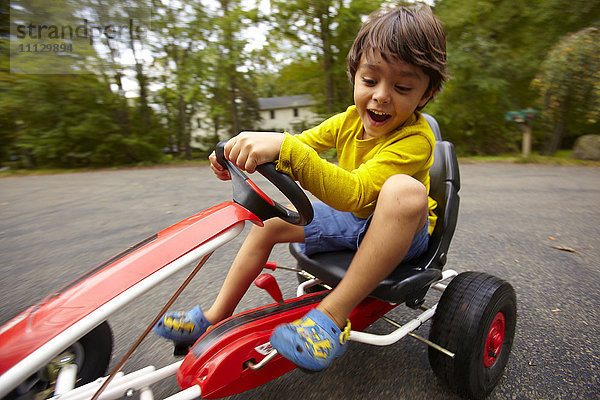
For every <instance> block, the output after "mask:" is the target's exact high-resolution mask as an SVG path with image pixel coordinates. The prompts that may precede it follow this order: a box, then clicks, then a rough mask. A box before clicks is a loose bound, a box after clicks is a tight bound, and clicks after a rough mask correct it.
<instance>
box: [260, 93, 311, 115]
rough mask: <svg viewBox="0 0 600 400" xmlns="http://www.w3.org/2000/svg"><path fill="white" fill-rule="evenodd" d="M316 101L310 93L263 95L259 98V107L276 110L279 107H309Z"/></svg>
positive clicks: (262, 109)
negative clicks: (279, 95) (277, 95)
mask: <svg viewBox="0 0 600 400" xmlns="http://www.w3.org/2000/svg"><path fill="white" fill-rule="evenodd" d="M314 104H316V101H315V100H314V99H313V98H312V96H311V95H309V94H299V95H296V96H281V97H261V98H259V99H258V107H259V108H260V110H261V111H264V110H275V109H279V108H294V107H309V106H312V105H314Z"/></svg>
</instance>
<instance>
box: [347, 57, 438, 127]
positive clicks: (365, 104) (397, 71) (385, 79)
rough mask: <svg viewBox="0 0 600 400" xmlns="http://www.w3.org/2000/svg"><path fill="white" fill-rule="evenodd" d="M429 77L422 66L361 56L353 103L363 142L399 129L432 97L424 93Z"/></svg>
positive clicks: (430, 94) (430, 93)
mask: <svg viewBox="0 0 600 400" xmlns="http://www.w3.org/2000/svg"><path fill="white" fill-rule="evenodd" d="M428 86H429V77H428V76H427V75H426V74H425V73H424V72H423V70H422V69H421V67H417V66H415V65H412V64H407V63H405V62H401V61H397V60H394V61H392V62H387V61H385V60H384V59H383V57H381V55H380V54H378V53H375V54H373V57H370V60H369V61H367V58H366V57H365V55H364V54H363V55H362V57H361V59H360V63H359V65H358V69H357V70H356V75H355V76H354V104H355V105H356V109H357V110H358V113H359V115H360V119H361V120H362V122H363V126H364V131H363V139H370V138H375V137H380V136H383V135H385V134H387V133H390V132H392V131H393V130H395V129H396V128H399V127H400V126H401V125H402V124H404V122H405V121H406V120H407V119H408V117H410V115H411V114H412V113H413V112H414V111H415V110H416V108H417V107H423V106H425V104H427V101H429V99H430V98H431V96H432V95H433V93H434V92H433V90H432V91H429V92H428V93H425V92H426V91H427V88H428Z"/></svg>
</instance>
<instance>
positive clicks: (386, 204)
mask: <svg viewBox="0 0 600 400" xmlns="http://www.w3.org/2000/svg"><path fill="white" fill-rule="evenodd" d="M348 74H349V77H350V81H351V82H352V84H353V85H354V103H355V104H354V106H350V107H349V108H348V109H347V110H346V111H345V112H343V113H341V114H338V115H335V116H333V117H331V118H330V119H328V120H327V121H325V122H323V123H322V124H321V125H319V126H317V127H315V128H313V129H310V130H307V131H305V132H303V133H302V134H300V135H298V136H291V135H289V134H273V133H258V132H244V133H241V134H240V135H238V136H236V137H234V138H233V139H231V140H230V141H229V142H228V143H227V145H226V146H225V156H226V157H227V158H228V159H229V160H230V161H232V162H233V163H234V164H236V165H237V166H238V167H240V168H241V169H244V170H246V171H247V172H249V173H251V172H254V170H255V168H256V166H257V165H259V164H262V163H265V162H270V161H276V162H277V169H278V170H280V171H282V172H285V173H287V174H288V175H290V176H291V177H293V178H294V179H296V180H298V181H299V182H300V184H301V185H302V186H303V187H304V188H305V189H306V190H308V191H310V192H311V193H313V194H314V195H315V196H316V197H317V198H318V199H320V200H321V201H323V203H315V204H314V209H315V217H314V220H313V221H312V222H311V223H310V224H309V225H307V226H305V227H301V226H296V225H291V224H288V223H287V222H284V221H283V220H280V219H270V220H267V221H266V222H265V226H264V227H262V228H260V227H256V226H253V227H252V229H251V231H250V233H249V235H248V237H247V238H246V240H245V242H244V244H243V245H242V247H241V248H240V250H239V252H238V254H237V257H236V258H235V260H234V262H233V264H232V266H231V269H230V271H229V273H228V275H227V278H226V279H225V282H224V284H223V287H222V288H221V291H220V293H219V295H218V296H217V298H216V300H215V302H214V303H213V305H212V306H211V307H210V308H209V309H208V310H206V311H204V312H203V311H202V310H201V309H200V307H198V306H197V307H195V308H194V309H192V310H191V311H188V312H171V313H167V315H166V316H165V317H164V318H163V319H162V321H160V322H159V323H158V325H157V326H156V327H155V332H157V333H158V334H159V335H161V336H163V337H166V338H168V339H171V340H174V341H175V342H180V343H192V342H195V341H196V339H198V337H200V336H201V335H202V334H203V333H204V332H205V331H206V329H207V328H208V327H209V326H210V325H212V324H214V323H217V322H219V321H221V320H222V319H224V318H227V317H229V316H230V315H232V314H233V311H234V309H235V307H236V306H237V304H238V303H239V301H240V300H241V298H242V296H243V295H244V293H245V292H246V290H247V289H248V288H249V286H250V285H251V284H252V282H253V280H254V279H255V278H256V277H257V276H258V275H259V274H260V272H261V270H262V269H263V267H264V265H265V263H266V262H267V258H268V256H269V254H270V252H271V250H272V249H273V246H274V245H275V244H277V243H287V242H303V243H304V246H305V251H306V253H307V254H311V253H316V252H321V251H333V250H339V249H342V248H350V249H355V250H357V252H356V255H355V256H354V259H353V260H352V263H351V265H350V267H349V268H348V272H347V274H346V276H345V277H344V279H342V281H341V282H340V283H339V285H338V286H337V287H335V288H334V289H333V290H332V291H331V292H330V293H329V294H328V295H327V297H325V298H324V299H323V301H322V302H321V303H320V304H319V305H318V306H317V308H316V309H313V310H312V311H310V312H309V313H308V314H307V315H306V316H304V317H303V318H302V319H300V320H298V321H295V322H293V323H292V324H286V325H281V326H279V327H278V328H277V329H276V330H275V331H274V333H273V335H272V336H271V344H272V345H273V347H274V348H275V349H277V351H278V352H279V353H280V354H281V355H283V356H284V357H286V358H288V359H289V360H291V361H292V362H294V363H295V364H296V365H298V366H300V367H303V368H305V369H309V370H315V371H318V370H322V369H324V368H326V367H327V366H328V365H329V364H330V363H331V362H332V360H333V359H335V358H337V357H339V356H341V355H342V353H343V352H344V350H345V348H346V340H347V338H348V334H349V332H350V324H349V321H348V320H347V318H348V316H349V314H350V312H351V311H352V310H353V309H354V307H356V306H357V305H358V304H359V303H360V302H361V301H362V300H363V299H364V298H365V297H367V296H368V295H369V294H370V293H371V292H372V291H373V290H374V288H375V287H376V286H377V285H378V284H379V282H381V281H382V280H383V279H385V278H386V277H387V276H388V275H389V274H390V273H391V272H392V271H393V270H394V269H395V268H396V267H397V266H398V264H400V263H401V262H402V260H409V259H411V258H415V257H418V256H419V255H421V254H422V253H423V252H424V251H425V250H426V249H427V245H428V239H429V235H430V232H432V231H433V227H434V224H435V215H434V213H433V209H434V208H435V206H436V204H435V201H434V200H433V199H431V198H429V197H428V192H429V168H430V167H431V164H432V163H433V149H434V145H435V139H434V136H433V133H432V132H431V129H430V128H429V125H428V124H427V122H426V121H425V119H424V117H423V116H422V115H421V114H420V113H419V112H418V110H420V109H421V108H422V107H424V106H425V105H426V104H427V102H428V101H429V100H430V99H431V98H432V97H433V96H434V94H435V93H436V92H437V91H438V90H439V89H440V88H441V85H442V83H443V82H444V80H445V79H446V78H447V76H446V41H445V34H444V31H443V28H442V26H441V24H440V22H439V21H438V20H437V19H436V17H435V16H434V15H433V12H432V11H431V9H430V8H429V7H427V6H416V7H410V8H405V7H402V8H398V9H393V10H380V11H378V12H376V13H374V14H372V15H371V16H370V17H369V19H368V20H367V21H366V22H365V24H364V25H363V26H362V28H361V30H360V32H359V34H358V36H357V38H356V40H355V42H354V44H353V46H352V48H351V50H350V52H349V54H348ZM332 147H335V148H336V149H337V151H338V159H339V166H337V165H334V164H331V163H328V162H327V161H325V160H322V159H321V158H319V155H318V154H319V153H320V152H322V151H324V150H326V149H329V148H332ZM210 161H211V168H212V169H213V171H214V173H215V174H216V175H217V177H219V178H220V179H223V180H225V179H229V174H228V172H227V171H226V170H224V169H223V168H222V167H221V166H220V165H219V164H218V163H217V162H216V159H215V157H214V154H213V155H211V157H210ZM367 228H368V229H367Z"/></svg>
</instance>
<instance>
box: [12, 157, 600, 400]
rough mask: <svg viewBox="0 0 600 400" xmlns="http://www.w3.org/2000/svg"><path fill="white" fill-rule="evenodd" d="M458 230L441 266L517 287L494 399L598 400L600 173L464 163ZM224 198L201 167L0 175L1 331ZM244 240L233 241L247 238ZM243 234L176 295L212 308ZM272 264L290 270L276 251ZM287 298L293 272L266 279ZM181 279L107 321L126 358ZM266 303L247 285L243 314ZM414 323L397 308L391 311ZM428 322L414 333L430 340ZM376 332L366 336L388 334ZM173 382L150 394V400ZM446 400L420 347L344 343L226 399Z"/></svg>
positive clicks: (161, 345) (154, 358)
mask: <svg viewBox="0 0 600 400" xmlns="http://www.w3.org/2000/svg"><path fill="white" fill-rule="evenodd" d="M461 176H462V189H461V192H460V195H461V211H460V215H459V223H458V227H457V230H456V234H455V237H454V240H453V243H452V245H451V247H450V254H449V257H448V267H449V268H453V269H456V270H457V271H459V272H462V271H466V270H476V271H485V272H488V273H491V274H494V275H497V276H499V277H501V278H503V279H506V280H508V281H509V282H511V283H512V284H513V286H514V287H515V290H516V292H517V298H518V321H517V335H516V338H515V343H514V347H513V352H512V355H511V358H510V360H509V363H508V367H507V370H506V372H505V376H504V377H503V378H502V379H501V381H500V383H499V385H498V387H497V388H496V390H495V391H494V392H493V393H492V395H491V396H490V398H491V399H532V400H533V399H535V400H538V399H600V352H599V349H600V334H599V333H600V330H599V328H598V326H599V324H600V311H599V310H598V304H600V296H599V291H600V289H599V284H600V239H599V238H600V214H599V213H598V206H599V205H600V168H594V167H574V166H540V165H515V164H464V165H461ZM230 197H231V188H230V186H229V184H228V183H223V182H219V181H217V180H216V179H214V178H213V177H212V173H211V172H210V170H209V168H208V166H200V167H179V168H152V169H132V170H121V171H99V172H89V173H76V174H59V175H49V176H30V177H19V178H4V179H0V216H1V218H0V304H1V308H0V323H4V322H6V321H7V320H8V319H9V318H10V317H12V316H14V315H16V314H17V313H18V312H20V311H22V310H24V309H25V308H26V307H28V306H29V305H31V304H33V303H35V302H36V301H38V300H40V299H41V298H43V297H45V295H47V294H49V293H50V292H52V291H54V290H56V289H58V288H59V287H61V286H62V285H63V284H65V283H66V282H68V281H70V280H72V279H74V278H76V277H77V276H79V275H81V274H83V273H84V272H85V271H87V270H88V269H90V268H91V267H93V266H95V265H98V264H100V263H102V262H103V261H105V260H106V259H108V258H110V257H111V256H113V255H115V254H117V253H119V252H120V251H122V250H123V249H125V248H127V247H129V246H130V245H132V244H135V243H137V242H139V241H140V240H142V239H144V238H146V237H148V236H149V235H151V234H153V233H155V232H157V231H159V230H161V229H163V228H165V227H167V226H169V225H171V224H173V223H175V222H177V221H179V220H181V219H183V218H185V217H188V216H190V215H192V214H194V213H196V212H198V211H201V210H203V209H206V208H208V207H210V206H212V205H215V204H218V203H220V202H222V201H224V200H228V199H229V198H230ZM243 235H244V234H242V235H241V236H243ZM241 240H242V238H241V237H240V238H237V239H235V240H234V242H233V243H232V244H231V245H228V246H226V247H224V248H222V249H220V250H218V251H217V252H216V253H215V255H214V256H213V257H212V259H211V261H209V263H208V264H207V265H206V266H205V267H204V269H203V270H202V271H201V272H200V274H199V276H198V277H197V278H196V279H195V281H194V282H193V283H192V284H191V287H190V288H188V290H187V291H186V292H184V294H183V295H182V297H181V298H180V300H178V302H177V305H176V307H177V308H181V307H183V308H188V307H190V306H193V305H195V304H197V303H200V304H201V305H203V306H208V305H209V304H210V301H211V300H212V299H213V298H214V297H215V295H216V293H217V291H218V288H219V287H220V285H221V282H222V280H223V278H224V276H225V274H226V272H227V268H228V266H229V264H230V262H231V260H232V259H233V257H234V255H235V253H236V251H237V248H238V247H239V244H240V243H241ZM273 259H274V260H277V261H278V262H279V263H280V264H282V265H286V264H291V263H292V259H291V257H290V256H289V255H288V254H287V250H286V247H285V246H280V247H278V248H277V249H276V251H275V254H274V255H273ZM275 276H276V277H277V279H278V281H279V283H280V285H281V286H282V289H283V292H284V297H286V298H287V297H291V296H292V295H293V293H294V292H295V287H294V284H295V282H296V278H295V276H293V274H291V273H288V272H285V271H276V272H275ZM183 279H184V274H179V275H177V276H176V277H174V278H173V279H171V280H170V281H169V282H167V284H165V285H163V286H161V287H160V288H158V289H156V290H153V291H152V292H151V293H150V294H149V295H148V296H146V297H145V298H144V299H142V300H140V301H136V302H134V303H133V304H131V305H129V306H127V307H126V309H125V310H124V312H123V313H120V314H119V315H117V316H115V317H112V318H111V319H110V320H109V322H110V323H111V325H112V327H113V331H114V336H115V350H114V353H115V357H114V362H113V364H114V363H116V361H118V359H117V358H118V357H119V356H122V355H123V354H124V353H125V352H126V350H127V348H128V346H130V345H131V344H132V343H133V341H134V340H135V339H136V337H137V336H136V335H139V333H141V331H143V329H144V328H145V324H146V323H147V322H148V321H149V320H151V319H152V317H153V315H154V313H156V312H157V311H158V310H159V309H160V307H161V306H162V304H164V302H166V300H167V299H168V298H169V296H170V294H171V293H172V292H173V290H175V288H176V287H177V286H178V284H179V283H181V281H182V280H183ZM268 302H271V301H270V298H269V297H268V296H267V295H266V293H264V292H262V291H260V290H259V289H256V288H253V289H251V290H250V291H249V292H248V294H247V295H246V297H245V298H244V300H243V303H242V305H241V306H240V310H245V309H249V308H252V307H256V306H259V305H263V304H266V303H268ZM391 314H392V315H391V316H392V317H393V318H394V319H396V320H398V321H402V320H403V319H406V318H408V317H409V316H412V315H413V314H412V312H411V311H410V310H408V309H407V308H406V307H403V306H401V307H398V308H397V309H396V310H394V311H393V312H392V313H391ZM428 329H429V324H426V325H425V326H423V327H422V328H421V329H420V332H419V333H420V334H421V335H424V336H427V331H428ZM389 330H390V328H389V327H388V326H387V325H386V324H384V323H379V322H378V323H376V324H374V325H373V326H372V327H371V328H370V331H371V332H388V331H389ZM172 361H173V358H172V356H171V347H170V345H169V344H168V343H167V342H166V341H164V340H162V339H159V338H156V337H151V338H148V339H147V340H146V341H145V342H144V343H143V344H142V346H141V348H140V349H139V350H138V352H137V353H136V354H134V356H133V357H132V359H131V360H130V361H129V362H128V363H127V364H126V366H125V370H126V371H131V370H133V369H137V368H140V367H141V366H144V365H147V364H149V363H152V364H154V365H156V366H163V365H166V364H168V363H171V362H172ZM174 389H175V383H174V382H173V381H169V382H166V383H162V384H160V385H157V388H156V393H157V398H158V396H160V395H164V394H167V393H172V392H173V390H174ZM258 397H260V398H262V399H297V398H303V399H333V398H337V399H339V398H344V399H363V398H371V399H388V398H394V399H454V398H456V396H454V395H453V394H451V393H450V392H448V391H447V390H446V389H445V388H444V387H442V386H441V385H440V384H439V382H438V381H437V380H436V378H435V376H434V374H433V372H432V371H431V369H430V367H429V364H428V361H427V349H426V347H425V345H423V344H421V343H420V342H417V341H415V340H413V339H411V338H407V339H404V340H402V341H400V342H399V343H397V344H395V345H393V346H390V347H385V348H379V347H373V346H368V345H363V344H358V343H352V344H351V346H350V348H349V351H348V352H347V354H346V355H345V356H344V357H343V358H342V359H341V360H339V361H338V362H336V363H335V364H334V365H333V366H332V367H331V368H329V369H328V370H327V371H325V372H323V373H319V374H311V375H307V374H304V373H302V372H300V371H293V372H292V373H290V374H287V375H285V376H283V377H282V378H279V379H277V380H275V381H273V382H271V383H269V384H267V385H264V386H262V387H260V388H257V389H255V390H252V391H250V392H247V393H244V394H240V395H238V396H235V397H234V398H236V399H250V398H258Z"/></svg>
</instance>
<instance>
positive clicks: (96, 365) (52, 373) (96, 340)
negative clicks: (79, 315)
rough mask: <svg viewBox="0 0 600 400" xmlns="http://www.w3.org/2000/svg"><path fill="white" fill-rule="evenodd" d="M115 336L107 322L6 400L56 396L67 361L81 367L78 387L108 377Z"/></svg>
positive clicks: (28, 380) (66, 351) (78, 369)
mask: <svg viewBox="0 0 600 400" xmlns="http://www.w3.org/2000/svg"><path fill="white" fill-rule="evenodd" d="M112 346H113V336H112V331H111V329H110V326H109V325H108V323H107V322H106V321H104V322H103V323H101V324H100V325H98V326H97V327H96V328H94V329H93V330H92V331H90V332H89V333H88V334H86V335H85V336H83V337H82V338H81V339H79V340H78V341H76V342H75V343H73V344H72V345H71V346H69V347H68V348H67V349H65V350H64V351H63V352H62V353H61V354H60V355H58V356H57V357H56V358H55V359H54V360H53V361H52V362H50V363H48V364H47V365H45V366H44V367H43V368H42V369H41V370H39V371H38V372H37V373H35V374H33V375H32V376H30V377H29V378H27V379H26V380H25V381H24V382H22V383H21V384H20V385H19V386H17V387H16V388H15V389H14V390H13V391H12V392H11V393H10V394H9V395H8V396H7V397H6V398H5V399H23V400H24V399H46V398H49V397H52V393H53V391H54V383H55V381H56V375H57V373H58V370H59V369H60V366H61V365H62V364H61V362H63V360H67V362H69V363H73V364H76V365H77V384H76V386H82V385H85V384H86V383H89V382H92V381H95V380H96V379H97V378H99V377H102V376H104V375H106V370H107V369H108V365H109V363H110V357H111V353H112Z"/></svg>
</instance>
